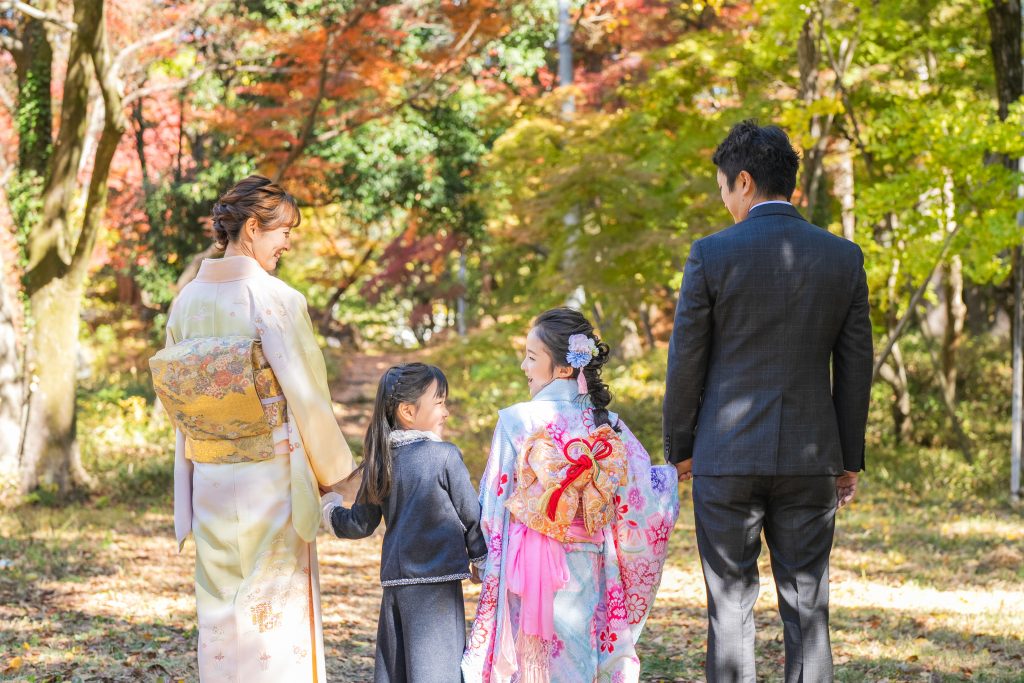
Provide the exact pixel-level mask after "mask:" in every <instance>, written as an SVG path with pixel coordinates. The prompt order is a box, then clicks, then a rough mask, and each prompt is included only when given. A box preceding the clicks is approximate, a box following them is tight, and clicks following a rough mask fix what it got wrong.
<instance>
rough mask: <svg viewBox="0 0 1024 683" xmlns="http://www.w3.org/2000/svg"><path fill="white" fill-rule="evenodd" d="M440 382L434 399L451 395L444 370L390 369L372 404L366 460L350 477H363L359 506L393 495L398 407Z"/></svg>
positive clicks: (406, 366) (417, 365)
mask: <svg viewBox="0 0 1024 683" xmlns="http://www.w3.org/2000/svg"><path fill="white" fill-rule="evenodd" d="M435 382H436V383H437V386H436V388H435V390H434V391H435V394H434V395H435V396H436V397H437V398H443V397H445V396H447V395H448V379H447V378H446V377H445V376H444V373H443V372H441V369H440V368H438V367H435V366H433V365H427V364H425V363H405V364H403V365H393V366H392V367H390V368H388V371H387V372H385V373H384V374H383V375H382V376H381V378H380V382H378V383H377V398H376V399H375V400H374V403H373V415H372V416H371V417H370V426H369V427H368V428H367V430H366V436H365V437H364V438H363V461H362V463H360V464H359V467H358V468H356V470H355V471H354V472H353V473H352V474H350V475H349V479H354V478H355V477H357V476H358V477H362V481H361V483H360V484H359V493H358V494H357V495H356V500H357V501H358V502H360V503H372V504H374V505H380V504H381V503H383V502H384V499H385V498H387V496H388V494H389V493H390V492H391V481H392V476H393V475H392V462H391V432H393V431H396V430H398V429H401V425H399V423H398V406H400V405H401V404H403V403H416V402H417V401H419V400H420V397H421V396H423V394H425V393H426V392H427V390H428V389H429V388H430V385H431V384H433V383H435Z"/></svg>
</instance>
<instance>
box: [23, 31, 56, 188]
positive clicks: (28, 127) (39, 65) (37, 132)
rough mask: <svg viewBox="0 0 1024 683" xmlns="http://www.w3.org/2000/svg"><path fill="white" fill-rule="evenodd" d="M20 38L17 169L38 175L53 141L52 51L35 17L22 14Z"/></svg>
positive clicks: (44, 169)
mask: <svg viewBox="0 0 1024 683" xmlns="http://www.w3.org/2000/svg"><path fill="white" fill-rule="evenodd" d="M20 37H21V43H22V49H21V50H20V51H19V52H17V53H15V54H14V62H15V70H16V71H17V76H18V114H17V116H16V117H15V125H16V126H17V128H18V170H19V172H21V173H29V172H30V173H35V174H37V175H40V176H42V175H43V174H44V173H45V172H46V166H47V164H48V162H49V159H50V150H51V145H52V144H53V110H52V106H53V105H52V97H51V95H50V83H51V74H52V71H53V50H52V48H51V47H50V41H49V37H48V36H47V34H46V26H45V25H44V24H43V22H42V21H40V20H39V19H33V18H31V17H24V18H23V19H22V24H21V36H20Z"/></svg>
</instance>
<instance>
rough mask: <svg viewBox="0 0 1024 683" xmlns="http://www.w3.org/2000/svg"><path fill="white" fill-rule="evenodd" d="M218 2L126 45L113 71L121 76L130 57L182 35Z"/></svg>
mask: <svg viewBox="0 0 1024 683" xmlns="http://www.w3.org/2000/svg"><path fill="white" fill-rule="evenodd" d="M216 1H217V0H208V1H207V2H206V3H204V4H203V5H201V6H200V7H198V8H197V9H196V10H195V11H193V12H189V13H188V14H187V15H185V16H184V17H182V18H181V19H180V20H178V21H177V22H175V23H174V24H172V25H171V26H168V27H167V28H165V29H164V30H162V31H157V32H156V33H154V34H152V35H149V36H146V37H144V38H140V39H139V40H136V41H135V42H134V43H131V44H130V45H126V46H125V47H123V48H122V49H121V51H120V52H118V53H117V56H115V57H114V60H113V62H112V64H111V70H112V71H113V72H114V73H115V74H120V73H121V69H122V67H123V66H124V63H125V61H126V60H127V59H128V57H130V56H132V55H133V54H135V53H136V52H138V51H139V50H141V49H143V48H145V47H149V46H150V45H154V44H156V43H159V42H161V41H164V40H167V39H169V38H173V37H175V36H176V35H178V34H179V33H181V31H182V29H184V28H185V27H186V26H188V25H189V24H190V23H192V22H193V21H196V20H197V19H199V18H200V17H202V16H203V15H204V14H206V13H207V12H208V11H209V10H210V8H211V7H213V5H214V4H216Z"/></svg>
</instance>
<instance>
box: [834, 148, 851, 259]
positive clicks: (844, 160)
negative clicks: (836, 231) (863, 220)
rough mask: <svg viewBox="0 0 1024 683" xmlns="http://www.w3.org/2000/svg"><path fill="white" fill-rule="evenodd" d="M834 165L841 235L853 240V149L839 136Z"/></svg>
mask: <svg viewBox="0 0 1024 683" xmlns="http://www.w3.org/2000/svg"><path fill="white" fill-rule="evenodd" d="M835 153H836V165H835V171H834V173H833V178H834V179H835V193H836V196H837V197H838V198H839V206H840V207H841V210H842V214H841V215H842V223H843V237H845V238H846V239H848V240H850V241H851V242H853V241H854V237H855V234H856V227H857V218H856V213H855V211H854V201H855V200H854V191H853V189H854V175H853V150H852V145H851V144H850V141H849V140H848V139H847V138H845V137H839V138H838V139H836V142H835Z"/></svg>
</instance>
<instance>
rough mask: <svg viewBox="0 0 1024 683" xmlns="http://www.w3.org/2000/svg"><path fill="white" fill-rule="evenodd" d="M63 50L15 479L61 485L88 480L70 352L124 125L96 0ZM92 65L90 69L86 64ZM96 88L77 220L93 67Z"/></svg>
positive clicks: (36, 246) (37, 235) (82, 3)
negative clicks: (99, 126) (92, 151)
mask: <svg viewBox="0 0 1024 683" xmlns="http://www.w3.org/2000/svg"><path fill="white" fill-rule="evenodd" d="M75 24H76V25H77V27H78V29H77V31H76V32H75V33H74V34H73V36H72V39H71V46H70V49H69V53H68V69H67V76H66V78H65V82H64V98H63V107H62V110H61V125H60V131H59V133H58V138H57V144H56V146H55V148H54V154H53V157H52V159H51V163H50V166H49V169H48V177H47V179H46V184H45V186H44V191H43V218H42V222H41V224H40V225H39V226H37V228H36V229H34V230H33V232H32V234H31V235H30V238H29V244H28V252H29V267H28V270H27V273H26V290H27V292H28V294H29V302H30V304H31V308H32V316H33V319H34V321H35V327H34V331H33V334H32V336H31V339H30V344H29V349H28V364H29V369H30V372H31V373H32V375H33V382H32V384H33V387H32V392H31V395H30V396H29V401H28V421H27V424H26V433H25V439H24V444H23V446H22V454H21V481H20V484H21V488H22V490H23V491H27V490H30V489H32V488H35V487H37V486H52V487H56V488H57V489H59V490H62V491H63V490H67V489H68V488H70V487H72V486H75V485H88V484H89V483H90V480H89V477H88V475H87V474H86V472H85V470H84V469H83V468H82V464H81V458H80V454H79V449H78V442H77V434H76V431H75V393H76V391H75V389H76V370H77V368H76V361H77V349H78V343H77V342H78V324H79V312H80V309H81V300H82V295H83V290H84V288H85V282H86V277H87V273H88V266H89V260H90V257H91V256H92V251H93V247H94V246H95V244H96V237H97V234H98V232H99V228H100V224H101V221H102V219H103V214H104V211H105V208H106V199H107V178H108V176H109V173H110V164H111V161H112V160H113V156H114V152H115V151H116V149H117V145H118V142H119V141H120V139H121V135H122V134H123V133H124V130H125V127H126V126H125V121H124V113H123V111H122V102H121V95H120V92H119V88H118V84H117V82H116V80H115V75H114V74H113V73H111V71H110V58H109V53H108V47H107V37H106V27H105V24H104V19H103V1H102V0H77V1H76V2H75ZM90 66H91V67H92V72H91V73H90V71H89V67H90ZM92 74H95V76H96V78H97V82H98V83H99V86H100V92H101V94H102V103H100V102H96V103H94V105H93V106H103V110H104V119H103V120H104V125H103V130H102V133H101V134H100V139H99V142H98V143H97V144H96V156H95V159H94V160H93V164H92V168H93V170H92V174H91V177H90V178H89V185H88V188H87V189H85V194H86V202H85V210H84V213H83V214H82V216H81V218H80V219H78V220H80V221H81V223H80V227H79V229H78V230H75V229H74V228H73V226H72V224H71V222H70V221H71V217H72V212H71V211H70V206H71V202H72V200H73V198H74V197H75V195H76V194H77V195H80V194H81V193H82V192H83V189H84V188H82V187H81V185H80V183H79V179H78V173H77V171H78V167H79V161H80V160H81V156H82V149H83V145H84V142H85V140H84V139H83V138H84V135H85V134H86V124H87V121H88V104H89V103H88V99H89V88H90V82H91V75H92Z"/></svg>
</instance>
